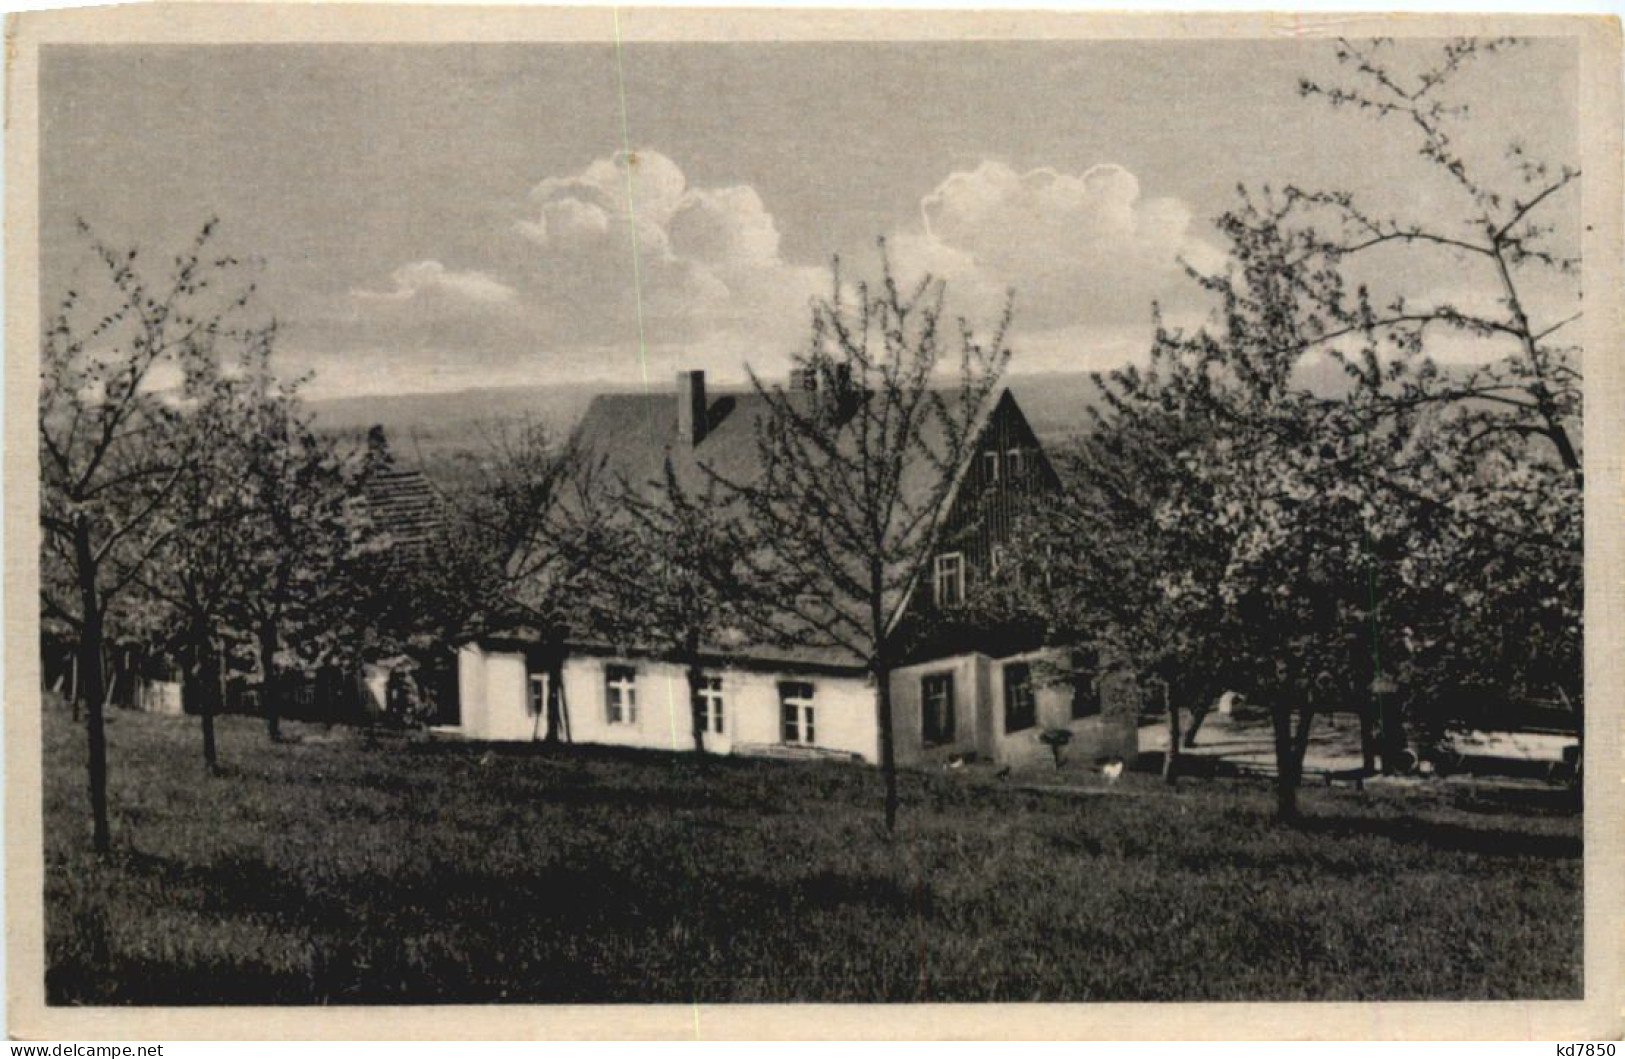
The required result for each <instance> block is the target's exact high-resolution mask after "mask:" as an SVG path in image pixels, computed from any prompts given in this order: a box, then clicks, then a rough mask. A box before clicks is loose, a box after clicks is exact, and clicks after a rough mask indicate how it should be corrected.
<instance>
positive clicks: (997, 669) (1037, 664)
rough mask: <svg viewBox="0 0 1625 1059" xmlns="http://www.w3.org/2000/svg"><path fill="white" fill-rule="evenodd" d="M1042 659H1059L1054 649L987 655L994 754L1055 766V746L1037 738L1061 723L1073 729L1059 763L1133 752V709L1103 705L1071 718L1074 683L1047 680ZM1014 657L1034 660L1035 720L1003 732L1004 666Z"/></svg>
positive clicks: (1021, 763)
mask: <svg viewBox="0 0 1625 1059" xmlns="http://www.w3.org/2000/svg"><path fill="white" fill-rule="evenodd" d="M1046 660H1047V661H1049V662H1050V664H1052V665H1055V664H1060V663H1061V662H1062V659H1061V657H1060V656H1059V655H1058V654H1055V653H1052V652H1045V651H1034V652H1030V653H1028V654H1022V655H1013V656H1011V657H1010V658H997V659H992V660H990V663H989V666H990V671H991V672H990V675H991V678H992V679H991V683H992V703H991V706H992V711H991V712H992V720H993V726H992V728H993V733H994V740H993V746H994V754H993V756H994V759H995V760H997V761H998V762H1000V763H1001V764H1006V765H1011V766H1015V767H1018V768H1024V767H1036V766H1044V767H1051V768H1052V767H1054V763H1055V756H1054V753H1053V751H1051V750H1050V748H1049V747H1048V746H1046V745H1045V744H1043V743H1041V742H1039V740H1038V736H1039V735H1040V734H1041V733H1043V731H1044V730H1045V729H1046V728H1065V729H1067V730H1069V731H1070V732H1071V733H1072V741H1071V742H1070V743H1068V744H1067V746H1066V748H1065V750H1064V752H1063V754H1062V759H1061V760H1062V762H1063V764H1074V765H1076V764H1086V765H1087V764H1092V763H1093V762H1094V760H1095V758H1097V757H1108V756H1110V757H1123V758H1126V759H1132V758H1133V757H1134V755H1135V753H1136V752H1137V746H1136V744H1137V739H1138V736H1137V734H1136V728H1135V720H1134V717H1133V715H1132V714H1131V713H1124V714H1115V715H1114V714H1113V713H1111V712H1110V711H1105V712H1102V713H1098V714H1094V715H1093V716H1089V717H1080V718H1078V719H1077V720H1073V718H1072V687H1071V685H1070V684H1069V683H1068V682H1065V681H1060V682H1053V683H1051V682H1049V681H1048V680H1046V677H1047V676H1048V675H1049V674H1047V673H1046V672H1045V668H1044V662H1045V661H1046ZM1013 662H1026V663H1028V664H1029V665H1030V666H1032V669H1033V678H1034V690H1035V692H1036V696H1035V697H1036V699H1037V707H1038V708H1037V711H1036V712H1037V715H1038V723H1037V724H1036V725H1035V726H1033V727H1032V728H1027V729H1024V730H1021V731H1017V732H1010V733H1008V734H1007V733H1006V732H1005V730H1004V698H1005V686H1004V667H1005V666H1006V665H1007V664H1010V663H1013Z"/></svg>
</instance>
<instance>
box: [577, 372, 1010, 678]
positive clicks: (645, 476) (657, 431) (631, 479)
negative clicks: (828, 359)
mask: <svg viewBox="0 0 1625 1059" xmlns="http://www.w3.org/2000/svg"><path fill="white" fill-rule="evenodd" d="M793 399H802V395H800V394H796V395H794V398H793ZM805 399H806V400H817V399H819V398H818V396H817V395H815V394H812V393H808V394H806V395H805ZM1011 400H1013V398H1012V397H1011V396H1010V394H1009V391H1008V390H1007V389H1005V388H1004V387H1000V388H999V389H998V390H996V391H995V392H994V394H993V395H992V397H991V398H990V399H989V400H988V401H987V403H986V404H985V405H984V406H983V408H982V409H981V412H980V415H979V416H978V421H977V423H976V424H975V426H974V428H973V431H972V433H973V435H974V434H979V433H980V432H981V431H982V430H983V429H984V428H985V424H986V423H987V421H988V419H989V418H990V417H991V416H992V415H993V413H994V412H995V411H996V409H997V408H998V407H999V406H1000V405H1001V404H1002V403H1003V402H1005V401H1011ZM769 412H770V407H769V402H768V400H767V399H766V398H765V397H763V396H762V395H761V394H759V393H756V392H754V391H751V392H744V393H741V392H737V391H734V392H729V391H722V392H713V393H709V394H707V398H706V429H705V432H704V434H703V436H702V438H701V440H700V443H699V444H697V445H690V444H689V443H687V442H686V441H682V440H681V439H679V437H678V433H677V429H678V395H677V393H676V392H675V391H672V390H667V391H665V392H660V393H641V394H627V393H617V394H603V395H600V396H598V397H596V398H594V399H593V401H592V403H591V404H590V405H589V406H588V408H587V411H586V414H585V415H583V416H582V419H581V424H580V426H579V427H578V428H577V432H576V438H577V441H578V443H579V444H581V446H582V447H583V449H584V450H585V451H587V452H589V453H592V454H594V455H595V456H597V457H598V458H600V459H603V460H604V462H605V465H606V469H607V470H608V471H609V472H610V473H611V474H614V475H617V476H619V477H622V478H624V479H625V480H626V481H627V482H628V483H630V484H631V485H632V486H634V487H646V488H648V489H649V490H650V491H651V492H653V490H654V489H656V488H657V487H658V486H657V483H658V482H659V480H660V479H661V477H662V475H663V473H664V471H663V468H664V465H665V461H666V459H667V458H668V457H669V458H670V460H671V462H672V468H673V471H674V473H675V474H676V476H677V479H678V481H679V482H680V483H681V484H682V485H683V486H684V487H685V488H687V489H691V490H699V491H703V490H704V489H705V488H707V486H708V485H709V484H710V483H711V482H712V480H713V477H712V476H713V475H714V476H715V477H717V478H721V479H723V480H725V481H728V482H734V483H741V484H742V483H746V482H749V481H751V480H752V479H754V478H755V477H756V475H757V474H758V473H759V470H760V455H759V452H760V450H759V448H758V445H757V435H756V430H757V423H758V422H760V421H762V420H763V419H765V417H766V416H767V415H768V414H769ZM931 440H932V439H930V438H927V439H926V441H927V443H928V444H929V443H930V442H931ZM963 471H964V468H963V467H961V468H959V472H958V473H960V474H962V473H963ZM939 474H940V471H938V470H937V469H936V468H933V467H932V466H931V465H930V463H929V461H927V460H924V459H920V460H915V461H914V462H913V463H912V464H911V465H910V466H909V468H908V469H907V470H906V471H905V474H904V479H903V483H902V488H903V491H904V493H905V494H906V495H912V496H915V497H917V498H919V499H920V500H921V501H922V502H923V501H924V498H925V497H927V496H928V495H929V494H930V492H931V490H933V489H934V488H936V486H937V485H938V484H939V483H940V479H939V478H938V475H939ZM944 514H946V510H945V511H944ZM906 605H907V593H906V592H902V591H897V592H894V593H892V594H891V597H890V598H889V599H888V600H887V607H886V609H887V611H888V613H890V614H891V615H892V616H893V618H894V619H895V618H896V617H897V616H898V614H899V612H900V611H901V610H902V609H903V608H904V607H905V606H906ZM722 653H726V654H731V655H740V654H744V655H748V656H749V658H751V659H752V660H755V661H758V662H783V663H790V664H796V663H801V664H806V665H824V666H829V665H834V666H850V665H853V664H855V663H856V662H857V659H855V658H854V657H853V656H852V655H851V654H850V652H847V651H844V650H840V649H833V648H822V647H793V648H785V647H774V646H768V645H765V644H752V645H749V646H746V647H743V648H740V647H734V648H732V649H730V650H727V651H724V652H722Z"/></svg>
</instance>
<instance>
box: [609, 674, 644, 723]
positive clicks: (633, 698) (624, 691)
mask: <svg viewBox="0 0 1625 1059" xmlns="http://www.w3.org/2000/svg"><path fill="white" fill-rule="evenodd" d="M604 703H605V705H606V706H607V707H608V714H609V723H610V724H637V723H638V671H637V670H636V669H633V668H632V667H631V666H605V667H604Z"/></svg>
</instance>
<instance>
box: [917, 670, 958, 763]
mask: <svg viewBox="0 0 1625 1059" xmlns="http://www.w3.org/2000/svg"><path fill="white" fill-rule="evenodd" d="M920 721H921V732H920V734H921V737H922V738H923V739H924V740H925V745H926V746H941V745H942V744H943V743H951V742H953V741H954V675H953V674H952V673H928V674H926V675H925V676H923V677H921V678H920Z"/></svg>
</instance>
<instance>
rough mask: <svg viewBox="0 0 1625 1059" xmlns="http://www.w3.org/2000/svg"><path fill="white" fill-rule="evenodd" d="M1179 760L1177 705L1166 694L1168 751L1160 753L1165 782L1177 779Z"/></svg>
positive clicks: (1171, 697) (1172, 781)
mask: <svg viewBox="0 0 1625 1059" xmlns="http://www.w3.org/2000/svg"><path fill="white" fill-rule="evenodd" d="M1178 762H1179V707H1178V706H1176V705H1174V699H1173V696H1172V695H1170V696H1168V752H1167V753H1166V754H1163V755H1162V778H1163V780H1164V781H1165V782H1167V783H1170V784H1172V783H1174V782H1176V780H1177V779H1178V777H1177V775H1176V773H1177V770H1178Z"/></svg>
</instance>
